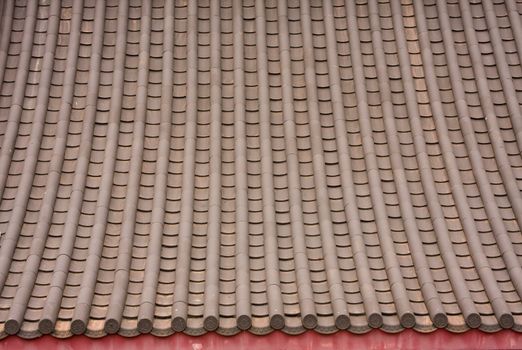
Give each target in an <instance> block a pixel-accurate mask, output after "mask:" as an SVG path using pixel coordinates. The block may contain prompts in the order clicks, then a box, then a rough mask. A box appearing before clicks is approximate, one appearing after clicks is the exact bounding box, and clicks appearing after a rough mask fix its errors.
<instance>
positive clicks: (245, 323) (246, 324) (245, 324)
mask: <svg viewBox="0 0 522 350" xmlns="http://www.w3.org/2000/svg"><path fill="white" fill-rule="evenodd" d="M250 327H252V320H251V319H250V317H248V316H247V315H241V316H239V317H238V318H237V328H239V329H241V330H242V331H245V330H247V329H249V328H250Z"/></svg>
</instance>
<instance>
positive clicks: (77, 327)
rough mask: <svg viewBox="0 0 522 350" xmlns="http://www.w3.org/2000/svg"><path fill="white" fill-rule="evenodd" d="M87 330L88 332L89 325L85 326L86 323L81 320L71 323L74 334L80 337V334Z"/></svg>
mask: <svg viewBox="0 0 522 350" xmlns="http://www.w3.org/2000/svg"><path fill="white" fill-rule="evenodd" d="M86 330H87V324H85V322H84V321H82V320H79V319H76V320H73V321H72V323H71V332H72V334H74V335H80V334H83V333H85V331H86Z"/></svg>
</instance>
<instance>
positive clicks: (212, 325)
mask: <svg viewBox="0 0 522 350" xmlns="http://www.w3.org/2000/svg"><path fill="white" fill-rule="evenodd" d="M203 327H204V328H205V329H206V330H207V331H209V332H213V331H215V330H216V329H218V327H219V320H218V318H217V317H216V316H207V317H205V320H204V321H203Z"/></svg>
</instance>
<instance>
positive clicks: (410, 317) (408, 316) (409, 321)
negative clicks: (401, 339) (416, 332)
mask: <svg viewBox="0 0 522 350" xmlns="http://www.w3.org/2000/svg"><path fill="white" fill-rule="evenodd" d="M401 326H403V327H404V328H413V327H415V315H414V314H413V313H412V312H405V313H404V314H403V315H402V316H401Z"/></svg>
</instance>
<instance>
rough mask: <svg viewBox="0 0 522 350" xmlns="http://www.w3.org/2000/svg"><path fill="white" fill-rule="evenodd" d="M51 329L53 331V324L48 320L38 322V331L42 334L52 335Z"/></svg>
mask: <svg viewBox="0 0 522 350" xmlns="http://www.w3.org/2000/svg"><path fill="white" fill-rule="evenodd" d="M53 329H54V324H53V322H52V321H51V320H50V319H48V318H44V319H41V320H40V322H38V330H39V331H40V333H42V334H50V333H52V331H53Z"/></svg>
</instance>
